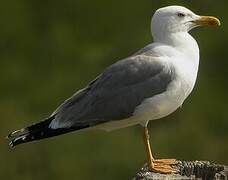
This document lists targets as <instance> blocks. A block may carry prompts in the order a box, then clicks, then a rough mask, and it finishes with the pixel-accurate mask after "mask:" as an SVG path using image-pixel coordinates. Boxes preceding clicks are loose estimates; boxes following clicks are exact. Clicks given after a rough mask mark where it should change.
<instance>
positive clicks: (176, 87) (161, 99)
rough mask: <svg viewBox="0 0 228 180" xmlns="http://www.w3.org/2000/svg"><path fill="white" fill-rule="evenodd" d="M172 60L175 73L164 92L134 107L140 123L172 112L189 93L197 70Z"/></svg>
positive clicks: (187, 64) (189, 64)
mask: <svg viewBox="0 0 228 180" xmlns="http://www.w3.org/2000/svg"><path fill="white" fill-rule="evenodd" d="M176 61H177V62H172V66H173V67H174V69H175V75H174V78H173V80H172V82H170V84H169V85H168V87H167V89H166V91H165V92H163V93H161V94H158V95H155V96H153V97H151V98H147V99H145V100H144V101H143V102H142V104H141V105H140V106H139V107H138V108H137V109H136V111H135V113H134V115H135V116H136V117H138V118H139V119H141V120H140V121H142V123H144V122H145V121H148V120H153V119H159V118H162V117H165V116H167V115H169V114H170V113H172V112H174V111H175V110H176V109H177V108H178V107H180V106H181V105H182V104H183V102H184V100H185V99H186V98H187V97H188V95H189V94H190V93H191V91H192V89H193V87H194V84H195V81H196V76H197V70H198V68H196V67H195V66H193V65H192V64H191V63H186V62H184V63H183V61H179V60H176Z"/></svg>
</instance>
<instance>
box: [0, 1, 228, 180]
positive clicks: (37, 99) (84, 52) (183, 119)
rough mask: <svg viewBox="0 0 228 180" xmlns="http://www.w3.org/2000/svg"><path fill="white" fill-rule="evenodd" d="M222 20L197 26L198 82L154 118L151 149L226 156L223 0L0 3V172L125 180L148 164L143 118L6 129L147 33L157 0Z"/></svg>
mask: <svg viewBox="0 0 228 180" xmlns="http://www.w3.org/2000/svg"><path fill="white" fill-rule="evenodd" d="M174 4H175V5H176V4H177V5H184V6H186V7H188V8H190V9H191V10H193V11H194V12H195V13H197V14H202V15H214V16H217V17H219V18H220V19H221V22H222V26H221V27H220V28H206V27H204V28H198V29H196V30H193V32H192V34H193V36H194V37H195V38H196V39H197V41H198V43H199V46H200V53H201V62H200V69H199V75H198V81H197V84H196V86H195V89H194V91H193V93H192V94H191V96H190V97H189V98H188V99H187V100H186V101H185V103H184V105H183V107H182V108H181V109H179V110H178V111H177V112H175V113H174V114H172V115H171V116H169V117H168V118H164V119H162V120H158V121H153V122H151V123H150V125H149V128H150V133H151V142H152V145H153V146H152V148H153V152H154V155H155V156H156V157H160V158H167V157H175V158H177V159H182V160H195V159H202V160H210V161H214V162H218V163H224V164H228V156H227V153H228V143H227V136H228V130H227V127H228V115H227V106H228V98H227V90H228V80H227V74H228V70H227V68H228V58H227V46H228V45H227V42H228V35H227V34H228V27H227V22H228V12H227V5H228V4H227V1H225V0H218V1H214V0H201V1H198V0H194V1H193V0H192V1H190V0H188V1H187V0H186V1H184V0H182V1H172V0H171V1H168V0H166V1H165V0H140V1H139V0H138V1H133V0H115V1H113V0H94V1H91V0H64V1H56V0H32V1H31V0H20V1H19V0H7V1H1V3H0V86H1V88H0V115H1V121H0V122H1V123H0V137H1V138H0V179H2V180H4V179H10V180H11V179H17V180H31V179H32V180H40V179H42V180H49V179H55V180H60V179H61V180H62V179H100V180H101V179H104V180H106V179H130V177H132V176H134V174H135V173H136V171H137V170H139V168H140V167H141V166H142V165H143V164H144V163H145V153H144V146H143V142H142V139H141V138H142V137H141V133H142V132H141V127H140V126H135V127H129V128H126V129H121V130H116V131H113V132H110V133H106V132H99V131H93V132H80V133H71V134H67V135H63V136H59V137H56V138H51V139H47V140H44V141H40V142H34V143H30V144H25V145H21V146H18V147H16V148H15V149H13V150H11V149H9V147H8V146H7V141H6V140H5V139H4V136H6V135H7V134H8V133H9V132H10V131H12V130H15V129H18V128H22V127H24V126H27V125H30V124H31V123H34V122H37V121H39V120H41V119H42V118H45V117H47V116H48V115H49V114H50V113H52V111H54V110H55V108H56V107H57V106H58V105H59V104H60V103H61V102H62V101H63V100H65V99H66V98H68V97H69V96H71V95H72V94H73V93H74V92H75V91H76V90H78V89H80V88H83V87H84V86H85V85H86V84H87V83H88V82H89V81H91V80H92V79H94V78H95V77H96V76H97V75H98V74H99V73H101V72H102V71H103V69H104V68H105V67H107V66H108V65H110V64H112V63H114V62H116V61H117V60H119V59H121V58H124V57H127V56H129V55H131V54H132V53H134V52H136V51H137V50H138V49H140V48H142V47H143V46H145V45H147V44H148V43H150V42H152V37H151V33H150V21H151V16H152V14H153V12H154V11H155V10H156V9H157V8H159V7H162V6H167V5H174Z"/></svg>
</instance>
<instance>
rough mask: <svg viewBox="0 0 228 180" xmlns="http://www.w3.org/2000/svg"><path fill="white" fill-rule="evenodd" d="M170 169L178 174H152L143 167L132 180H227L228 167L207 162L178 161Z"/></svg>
mask: <svg viewBox="0 0 228 180" xmlns="http://www.w3.org/2000/svg"><path fill="white" fill-rule="evenodd" d="M172 167H173V168H175V169H177V171H178V173H175V174H159V173H154V172H150V171H149V170H148V167H147V165H144V167H143V168H141V169H140V171H139V172H138V173H137V174H136V176H135V177H134V178H133V179H132V180H195V179H196V180H227V178H228V166H225V165H220V164H214V163H211V162H209V161H188V162H187V161H178V162H177V164H176V165H173V166H172Z"/></svg>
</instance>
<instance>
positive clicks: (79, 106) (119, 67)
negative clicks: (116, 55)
mask: <svg viewBox="0 0 228 180" xmlns="http://www.w3.org/2000/svg"><path fill="white" fill-rule="evenodd" d="M173 74H174V72H173V68H172V67H170V66H167V65H164V64H161V63H159V62H158V61H157V60H156V58H154V57H153V58H152V57H150V56H144V55H138V56H133V57H130V58H127V59H124V60H122V61H119V62H117V63H115V64H113V65H111V66H110V67H109V68H107V69H106V70H105V71H104V73H103V74H101V75H100V76H99V77H98V78H96V79H95V80H94V81H92V82H91V83H90V84H89V85H88V86H87V87H86V88H85V89H83V90H81V91H79V92H78V93H76V94H75V95H73V96H72V97H71V98H70V99H68V100H67V101H65V102H64V103H63V104H62V105H61V106H60V107H59V108H58V109H57V110H56V111H55V112H54V115H55V119H54V120H53V121H52V122H51V125H50V126H51V127H52V128H67V127H76V126H82V125H83V126H93V125H97V124H100V123H104V122H107V121H115V120H121V119H125V118H128V117H130V116H132V114H133V112H134V110H135V108H136V107H137V106H138V105H140V104H141V103H142V101H143V100H144V99H146V98H148V97H152V96H154V95H157V94H160V93H162V92H164V91H165V90H166V88H167V87H168V85H169V83H170V82H171V81H172V79H173Z"/></svg>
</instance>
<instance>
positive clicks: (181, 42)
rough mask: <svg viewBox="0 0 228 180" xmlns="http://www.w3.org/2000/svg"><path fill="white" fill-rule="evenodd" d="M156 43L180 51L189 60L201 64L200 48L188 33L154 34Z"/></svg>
mask: <svg viewBox="0 0 228 180" xmlns="http://www.w3.org/2000/svg"><path fill="white" fill-rule="evenodd" d="M153 37H154V42H157V43H162V44H165V45H169V46H172V47H174V48H175V49H177V50H179V51H180V52H181V53H183V54H184V55H185V56H187V57H189V59H191V60H193V61H195V63H196V65H198V62H199V47H198V44H197V42H196V40H195V39H194V38H193V37H192V36H191V35H190V34H189V33H188V32H177V33H169V34H161V33H159V35H158V34H154V33H153Z"/></svg>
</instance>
